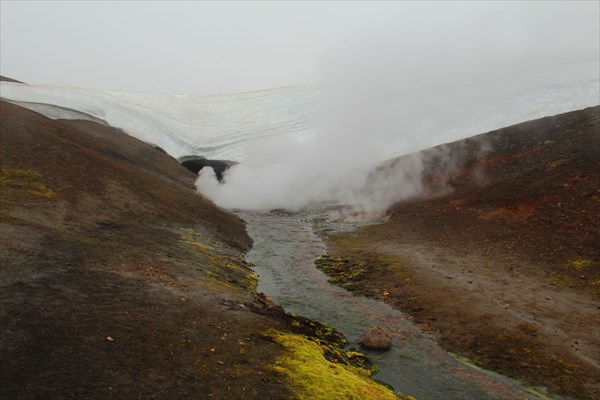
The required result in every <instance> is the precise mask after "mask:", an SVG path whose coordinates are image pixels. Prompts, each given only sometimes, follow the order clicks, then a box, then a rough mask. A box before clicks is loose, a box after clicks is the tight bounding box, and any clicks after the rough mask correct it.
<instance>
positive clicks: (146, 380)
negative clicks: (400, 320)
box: [0, 102, 395, 399]
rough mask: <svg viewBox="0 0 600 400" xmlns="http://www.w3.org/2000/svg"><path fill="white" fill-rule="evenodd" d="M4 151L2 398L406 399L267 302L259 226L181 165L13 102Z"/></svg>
mask: <svg viewBox="0 0 600 400" xmlns="http://www.w3.org/2000/svg"><path fill="white" fill-rule="evenodd" d="M0 139H1V141H0V144H1V145H0V163H1V165H0V167H1V169H0V190H1V193H0V194H1V196H0V236H1V241H0V265H1V269H0V354H1V358H2V363H1V366H0V398H3V399H40V398H44V399H65V398H73V399H107V398H115V399H137V398H142V399H147V398H160V399H191V398H211V399H212V398H214V399H265V398H268V399H289V398H292V397H294V398H295V397H297V398H309V397H307V395H306V393H311V390H314V387H317V388H320V390H324V389H322V388H328V387H332V386H334V387H338V388H340V390H344V391H345V392H346V393H349V394H350V395H352V396H354V398H356V396H358V395H357V393H359V392H361V393H365V390H366V391H367V392H368V393H370V395H371V398H395V396H394V395H393V394H392V393H391V392H390V391H389V390H387V389H386V388H383V387H382V386H379V385H376V384H375V383H374V382H373V381H371V380H370V379H368V378H366V376H367V375H368V373H367V371H360V372H359V369H357V368H355V367H351V366H349V365H350V364H351V363H355V362H359V361H361V362H364V360H362V359H361V358H360V357H358V358H357V357H354V356H353V357H354V358H353V360H354V361H350V360H349V359H348V357H346V356H345V352H344V351H343V350H342V346H343V344H344V340H343V338H342V337H341V335H339V334H337V333H336V332H335V331H333V330H331V329H323V327H322V326H321V325H319V324H317V323H315V322H312V321H309V320H305V319H302V318H301V317H297V316H291V315H287V314H284V312H283V311H282V309H281V308H280V307H277V306H276V305H274V304H273V303H271V302H270V301H269V300H267V299H265V298H264V297H263V296H260V295H257V294H256V293H255V292H254V288H255V284H256V278H255V277H254V276H253V274H252V272H251V269H250V266H249V264H248V263H247V262H246V261H245V259H244V253H245V251H246V250H247V249H249V247H250V246H251V240H250V238H249V237H248V235H247V234H246V231H245V227H244V223H243V221H241V220H240V219H239V218H237V217H236V216H234V215H232V214H230V213H227V212H225V211H223V210H221V209H218V208H217V207H215V206H214V205H212V204H211V203H210V202H208V201H207V200H205V199H204V198H203V197H201V196H200V195H199V194H197V193H196V192H195V191H194V185H193V183H194V178H195V175H194V174H193V173H191V172H189V171H188V170H187V169H185V168H184V167H182V166H181V165H179V164H178V163H177V161H176V160H175V159H173V158H171V157H169V156H167V155H166V154H164V153H163V152H161V151H159V150H158V149H156V148H153V147H151V146H149V145H146V144H144V143H143V142H141V141H139V140H137V139H134V138H132V137H129V136H127V135H125V134H123V133H122V132H120V131H118V130H116V129H113V128H110V127H107V126H104V125H99V124H97V123H94V122H90V121H53V120H50V119H48V118H46V117H43V116H42V115H40V114H37V113H35V112H32V111H29V110H26V109H24V108H21V107H18V106H15V105H13V104H10V103H6V102H0ZM325 346H326V349H327V353H326V354H328V359H327V360H326V359H325V358H324V356H323V351H324V350H323V349H325ZM299 354H302V357H305V356H307V355H308V356H310V357H311V358H310V362H311V363H310V364H308V365H309V368H310V370H314V371H320V372H318V373H316V376H314V377H312V378H311V379H310V380H308V379H305V375H303V374H304V372H303V371H304V370H302V369H300V368H298V367H297V366H298V365H299V363H298V357H299ZM328 360H330V361H328ZM332 361H335V363H334V362H332ZM310 385H313V387H310ZM328 385H329V386H328ZM349 398H352V397H349Z"/></svg>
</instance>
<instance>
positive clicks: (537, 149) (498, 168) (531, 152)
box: [321, 107, 600, 399]
mask: <svg viewBox="0 0 600 400" xmlns="http://www.w3.org/2000/svg"><path fill="white" fill-rule="evenodd" d="M599 147H600V108H599V107H594V108H589V109H585V110H582V111H576V112H571V113H567V114H562V115H558V116H555V117H549V118H543V119H540V120H536V121H531V122H528V123H524V124H519V125H515V126H512V127H509V128H505V129H500V130H498V131H494V132H490V133H487V134H484V135H479V136H476V137H473V138H471V139H467V140H465V141H460V142H455V143H451V144H448V145H444V146H439V147H437V148H434V149H431V150H428V151H425V152H423V153H422V154H420V157H421V158H422V159H423V163H424V165H425V171H426V174H425V178H424V179H423V185H424V187H425V188H426V195H425V196H424V197H419V198H413V199H410V200H407V201H404V202H402V203H399V204H396V205H395V206H393V207H392V208H391V209H390V210H389V220H388V222H386V223H384V224H380V225H373V226H369V227H366V228H363V229H361V230H359V231H358V232H356V234H354V235H346V236H337V237H330V238H329V247H330V250H331V252H332V253H334V254H336V255H338V256H340V257H341V259H335V258H334V259H333V260H334V262H330V263H329V265H322V266H321V267H322V268H323V269H325V270H326V272H328V273H329V274H331V275H333V276H334V278H333V280H334V281H336V282H338V283H339V284H341V285H343V286H345V287H348V288H349V289H352V290H355V291H360V292H363V293H366V294H368V295H372V296H375V297H378V298H380V299H382V300H384V301H386V302H389V303H391V304H393V305H395V306H397V307H399V308H400V309H401V310H402V311H404V312H406V313H407V314H410V315H411V316H412V318H414V319H415V320H416V321H417V322H418V323H420V324H421V325H422V326H423V327H424V328H425V329H428V330H431V331H432V332H434V333H436V334H437V335H438V337H439V339H440V341H441V342H442V344H443V345H444V346H445V347H446V348H448V349H449V350H451V351H453V352H457V353H460V354H462V355H466V356H468V357H470V358H473V359H474V360H475V361H476V362H479V363H481V364H482V365H484V366H486V367H489V368H493V369H496V370H498V371H501V372H502V373H504V374H507V375H511V376H516V377H520V378H524V379H526V380H527V381H529V382H532V383H535V384H539V385H543V386H547V387H549V388H550V389H551V390H553V391H555V392H560V393H563V394H569V395H573V396H576V397H578V398H585V399H598V398H600V382H599V380H598V376H600V341H599V338H600V318H599V314H598V300H599V299H600V246H599V245H598V243H600V237H599V236H598V235H599V232H600V197H599V193H598V188H599V186H598V184H599V182H600V169H599V161H600V159H599V157H600V156H599V155H600V148H599ZM404 162H405V160H404V159H397V160H393V161H390V162H388V163H387V164H386V165H383V166H382V167H381V168H380V169H379V171H378V172H376V173H375V175H376V174H391V173H394V171H401V170H402V168H403V167H402V165H403V163H404ZM344 259H345V260H346V262H345V265H346V266H350V268H351V270H352V271H354V272H357V273H356V274H352V273H349V272H348V270H347V269H345V268H340V263H339V262H338V261H340V260H344ZM336 260H337V261H336Z"/></svg>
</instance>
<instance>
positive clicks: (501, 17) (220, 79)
mask: <svg viewBox="0 0 600 400" xmlns="http://www.w3.org/2000/svg"><path fill="white" fill-rule="evenodd" d="M598 14H599V11H598V2H595V1H588V2H574V1H572V2H541V1H540V2H498V3H494V2H454V3H450V2H427V3H424V2H420V3H419V2H407V1H402V2H391V1H390V2H359V1H356V2H342V1H339V2H338V1H335V2H317V1H312V2H291V1H286V2H196V1H186V2H175V1H168V2H161V1H151V2H143V1H134V2H125V1H123V2H121V1H119V2H117V1H114V2H113V1H104V2H93V1H85V2H84V1H66V2H55V1H40V2H34V1H10V0H2V1H1V2H0V17H1V21H0V22H1V23H0V33H1V35H0V45H1V46H0V72H1V74H2V75H4V76H8V77H12V78H14V79H18V80H22V81H25V82H28V83H50V84H64V85H72V86H82V87H89V88H98V89H115V90H133V91H148V92H162V93H189V94H209V93H231V92H240V91H250V90H259V89H265V88H272V87H280V86H288V85H296V84H305V83H313V82H317V81H321V80H323V79H324V77H325V79H328V78H331V77H332V75H333V76H334V78H335V79H337V78H339V77H338V76H337V75H338V74H340V72H342V74H340V75H342V78H343V72H344V70H345V69H346V68H344V67H345V66H348V65H355V64H357V63H359V64H360V63H361V62H362V61H363V60H364V59H365V58H368V59H372V60H374V62H373V64H374V65H376V67H372V66H369V68H365V69H364V70H363V71H357V70H356V69H352V68H350V69H351V70H352V74H349V75H348V76H346V77H345V78H346V79H354V80H356V79H361V78H362V77H361V76H360V74H361V73H362V74H367V73H368V74H378V73H383V74H384V75H385V74H389V69H390V68H406V69H408V70H414V69H415V68H416V69H420V68H422V67H423V66H424V65H425V66H426V70H427V71H428V72H429V70H431V71H432V72H435V68H439V67H445V68H459V66H457V65H455V64H453V63H452V62H451V63H449V64H448V65H444V62H443V61H441V58H442V57H444V56H447V55H448V52H450V51H452V52H459V53H460V52H461V51H463V50H464V49H469V48H472V47H470V46H471V44H472V43H473V42H474V41H485V40H488V37H487V36H490V35H496V36H498V35H497V34H498V33H501V35H500V40H497V39H498V37H496V38H492V39H493V41H494V46H493V47H492V46H490V47H489V48H486V47H485V46H476V48H477V54H470V55H472V56H476V57H477V58H478V59H479V60H482V59H486V58H489V59H490V60H491V61H492V62H494V60H495V59H497V57H496V56H497V54H498V52H500V53H505V54H506V55H507V57H506V58H505V60H509V61H511V60H512V61H519V62H518V63H517V64H518V65H519V66H520V67H522V68H538V67H539V66H540V65H547V64H553V65H554V64H560V63H561V62H565V60H566V59H569V60H571V61H572V60H574V59H586V58H588V59H590V58H591V59H597V58H598V47H599V45H598V37H599V22H598ZM490 25H491V26H493V27H494V28H495V29H496V28H497V29H496V30H495V31H493V32H492V31H491V30H490V29H489V26H490ZM448 34H450V37H451V38H452V39H453V41H454V44H453V46H450V47H448V46H444V47H442V45H440V46H438V47H439V48H438V49H437V52H436V53H437V56H432V53H431V52H430V53H428V54H425V53H424V52H421V51H420V49H421V48H425V47H427V46H429V47H427V48H429V49H431V46H432V45H433V46H434V47H435V44H436V40H438V39H439V38H440V37H444V36H447V35H448ZM523 40H525V41H530V42H531V43H534V44H536V45H535V46H530V47H528V48H527V50H523V49H524V46H517V47H518V49H519V50H520V51H521V53H519V52H514V51H512V49H511V48H512V47H513V45H514V44H515V43H519V42H522V41H523ZM557 42H558V43H557ZM440 43H447V41H445V42H444V41H442V42H440ZM557 44H558V46H557V49H559V51H557V52H556V53H555V54H553V52H552V51H548V50H549V47H552V46H554V45H557ZM537 45H539V47H538V46H537ZM389 54H392V55H394V57H393V60H392V62H388V60H387V58H388V55H389ZM403 55H405V57H403ZM414 60H420V61H419V63H417V64H416V65H415V63H414V62H413V61H414ZM511 65H513V64H512V63H508V64H504V65H501V66H498V65H492V64H490V66H491V67H496V68H510V66H511ZM477 66H480V64H477ZM464 67H465V64H464V63H461V64H460V68H461V69H464ZM467 67H468V66H467ZM382 68H383V69H386V68H387V70H381V69H382ZM332 71H333V73H332ZM357 74H358V75H357Z"/></svg>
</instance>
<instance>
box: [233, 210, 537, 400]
mask: <svg viewBox="0 0 600 400" xmlns="http://www.w3.org/2000/svg"><path fill="white" fill-rule="evenodd" d="M240 216H241V218H243V219H244V220H245V221H246V222H247V230H248V233H249V234H250V236H251V237H252V239H253V240H254V246H253V248H252V250H251V251H250V252H249V253H248V256H247V258H248V260H249V261H250V262H252V263H253V264H254V265H255V267H254V268H255V272H256V273H257V275H258V276H259V284H258V291H260V292H264V293H265V294H266V295H267V296H268V297H270V298H272V299H273V300H275V301H276V302H277V303H279V304H281V305H282V306H283V307H284V308H285V309H286V311H288V312H293V313H297V314H300V315H303V316H305V317H308V318H312V319H314V320H317V321H319V322H322V323H324V324H326V325H329V326H331V327H334V328H336V329H337V330H339V331H340V332H342V333H343V334H344V335H345V336H346V338H347V339H348V341H349V347H350V348H356V349H359V346H358V341H359V340H360V338H361V336H362V335H363V334H364V333H365V332H366V331H367V329H369V328H370V327H372V326H374V325H379V326H382V327H384V328H386V329H387V330H388V331H389V332H390V333H391V334H392V336H393V338H394V341H393V345H392V348H391V349H390V350H389V351H387V352H375V351H366V350H363V349H360V350H359V351H361V352H363V353H364V354H366V355H367V356H368V357H369V358H370V359H371V360H372V361H373V362H375V364H376V365H377V366H378V367H379V372H377V373H376V374H375V375H374V376H373V377H374V378H376V379H378V380H380V381H383V382H385V383H387V384H389V385H391V386H393V387H394V389H395V390H396V393H398V394H402V395H407V394H410V395H412V396H414V397H417V398H419V399H431V400H435V399H440V400H441V399H477V400H484V399H532V400H533V399H541V397H539V396H537V395H535V394H533V393H530V392H529V391H526V390H524V389H523V388H522V387H520V386H519V385H518V384H517V383H516V382H514V381H513V380H511V379H509V378H507V377H504V376H501V375H498V374H495V373H493V372H489V371H484V370H481V369H478V368H476V367H473V366H469V365H467V364H465V363H463V362H460V361H458V360H457V359H455V358H454V357H453V356H452V355H450V354H449V353H447V352H446V351H444V350H443V349H442V348H440V347H439V345H438V344H437V343H436V342H435V341H434V340H433V339H432V338H431V337H430V336H429V335H428V334H426V333H424V332H422V331H421V330H420V329H419V328H418V327H417V326H415V325H414V324H413V323H412V322H410V321H408V320H407V319H405V318H404V317H403V315H402V313H401V312H399V311H397V310H394V309H392V308H391V307H390V306H389V305H387V304H385V303H382V302H379V301H376V300H373V299H368V298H364V297H355V296H353V295H352V293H350V292H348V291H346V290H344V289H342V288H340V287H337V286H334V285H332V284H330V283H329V282H328V281H327V276H326V275H325V274H324V273H322V272H321V271H319V270H318V269H317V268H316V267H315V265H314V260H315V259H316V258H317V257H318V256H319V255H321V254H324V253H325V252H326V246H325V244H324V243H323V241H322V240H321V239H320V237H319V236H318V235H317V234H315V232H314V223H313V221H314V220H316V219H317V218H318V219H320V220H322V216H321V215H320V214H319V212H317V211H314V210H313V211H305V212H302V213H296V214H285V213H260V212H247V211H244V212H240ZM328 228H329V229H338V230H339V229H343V226H342V225H337V226H336V224H335V223H331V224H328Z"/></svg>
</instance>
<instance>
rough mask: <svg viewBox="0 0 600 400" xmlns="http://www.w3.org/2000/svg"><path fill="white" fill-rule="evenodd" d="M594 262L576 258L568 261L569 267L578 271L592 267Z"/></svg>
mask: <svg viewBox="0 0 600 400" xmlns="http://www.w3.org/2000/svg"><path fill="white" fill-rule="evenodd" d="M593 263H594V262H593V261H592V260H586V259H585V258H575V259H573V260H569V261H567V267H571V268H575V269H576V270H577V271H581V270H582V269H584V268H587V267H589V266H591V265H592V264H593Z"/></svg>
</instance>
